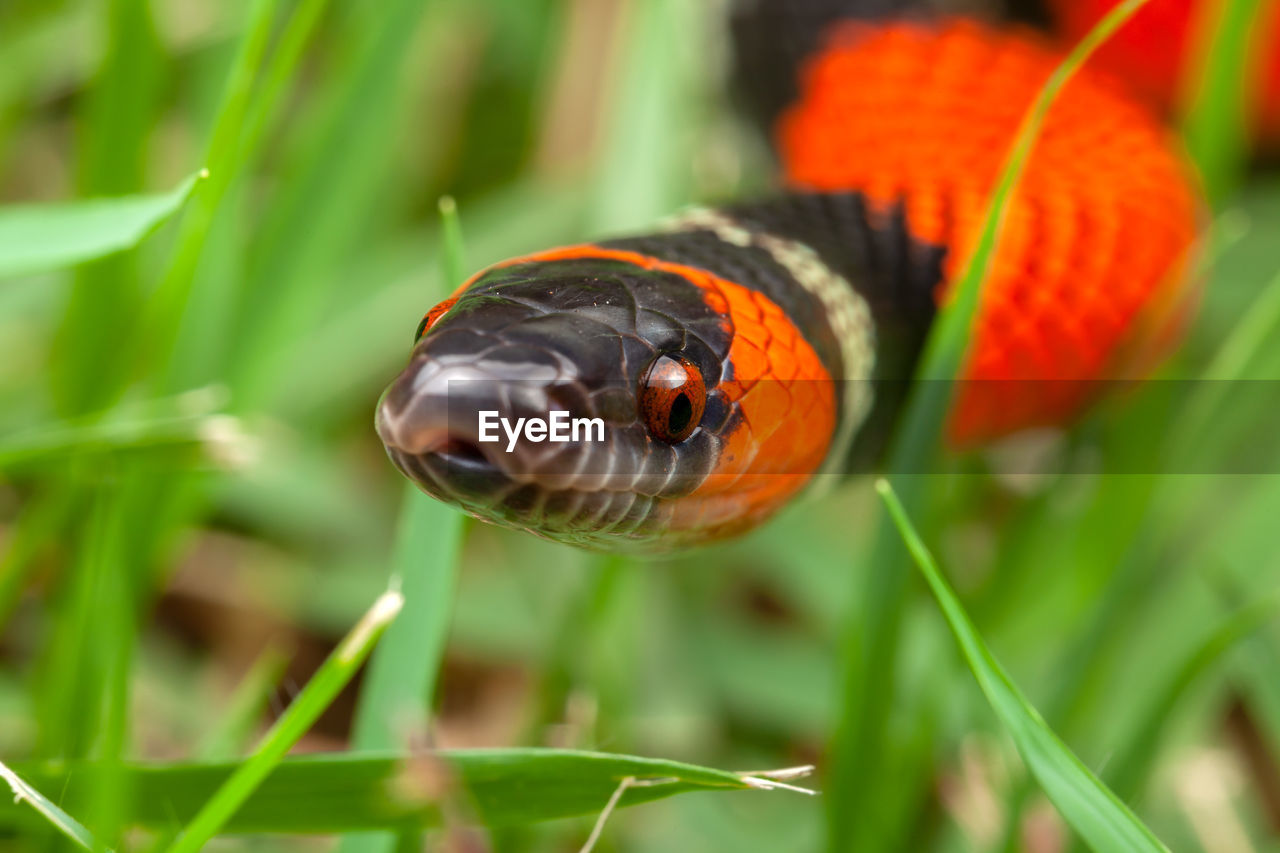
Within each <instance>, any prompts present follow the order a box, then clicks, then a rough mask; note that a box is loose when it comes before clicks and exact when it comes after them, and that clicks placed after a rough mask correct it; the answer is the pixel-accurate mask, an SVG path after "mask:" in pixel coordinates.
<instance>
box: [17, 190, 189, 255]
mask: <svg viewBox="0 0 1280 853" xmlns="http://www.w3.org/2000/svg"><path fill="white" fill-rule="evenodd" d="M206 176H207V175H206V173H204V172H201V173H199V174H195V175H192V176H191V177H189V178H187V179H186V180H185V181H183V182H182V183H181V184H179V185H178V186H177V187H175V188H174V189H172V190H170V191H169V192H167V193H160V194H158V195H133V196H116V197H114V198H98V199H87V200H82V201H69V202H58V203H54V204H21V205H10V206H8V207H3V208H0V278H6V277H12V276H19V275H29V274H32V273H38V272H46V271H48V270H55V269H61V268H63V267H69V266H73V265H75V264H79V263H83V262H85V261H91V260H94V259H96V258H102V257H106V256H107V255H111V254H114V253H116V252H122V251H124V250H125V249H129V248H132V247H133V246H136V245H137V244H138V243H139V242H141V241H142V239H143V238H144V237H146V236H147V235H148V234H150V233H151V232H152V231H153V230H154V229H155V228H156V227H157V226H159V225H160V223H162V222H164V221H165V220H166V219H168V218H169V217H171V216H173V214H174V213H176V212H177V211H178V210H179V208H181V207H182V205H183V204H184V203H185V202H186V200H187V199H188V198H189V197H190V196H191V192H192V190H193V189H194V188H195V186H196V184H197V183H198V182H199V181H200V180H201V178H204V177H206Z"/></svg>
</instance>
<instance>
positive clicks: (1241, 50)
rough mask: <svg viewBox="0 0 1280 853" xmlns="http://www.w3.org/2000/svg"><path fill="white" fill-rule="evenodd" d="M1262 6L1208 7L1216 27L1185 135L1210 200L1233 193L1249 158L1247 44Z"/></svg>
mask: <svg viewBox="0 0 1280 853" xmlns="http://www.w3.org/2000/svg"><path fill="white" fill-rule="evenodd" d="M1265 5H1266V4H1264V3H1263V2H1261V0H1225V2H1220V3H1215V4H1212V6H1211V7H1210V8H1212V9H1214V10H1215V13H1216V14H1215V20H1214V25H1213V26H1210V27H1208V28H1206V35H1207V37H1208V47H1207V50H1204V51H1202V53H1203V55H1204V57H1205V62H1204V66H1203V70H1202V73H1201V76H1200V79H1199V80H1197V81H1196V86H1195V88H1194V89H1193V91H1192V100H1191V107H1190V108H1189V109H1188V110H1187V116H1186V119H1185V121H1184V124H1183V132H1184V134H1185V136H1186V140H1187V148H1188V150H1189V151H1190V152H1191V157H1192V159H1194V160H1195V161H1196V164H1197V165H1198V166H1199V167H1200V174H1201V176H1202V178H1203V179H1204V186H1205V190H1206V192H1208V194H1209V197H1210V198H1211V199H1213V200H1214V201H1220V200H1221V199H1222V198H1223V197H1224V196H1225V195H1227V193H1229V192H1230V191H1231V189H1233V188H1234V186H1235V184H1236V182H1237V180H1238V179H1239V177H1240V174H1241V172H1242V171H1243V169H1244V164H1245V160H1246V158H1247V155H1248V150H1249V136H1248V134H1249V122H1248V119H1247V116H1246V112H1247V110H1246V103H1247V101H1248V95H1249V91H1248V84H1247V83H1246V81H1247V80H1248V79H1249V77H1250V75H1251V74H1252V73H1253V72H1255V71H1258V70H1259V69H1256V68H1251V67H1250V63H1249V59H1250V53H1251V51H1250V42H1251V41H1252V40H1253V39H1254V35H1255V33H1256V32H1257V27H1256V26H1255V23H1256V22H1257V21H1258V20H1259V19H1260V16H1261V12H1262V9H1263V7H1264V6H1265Z"/></svg>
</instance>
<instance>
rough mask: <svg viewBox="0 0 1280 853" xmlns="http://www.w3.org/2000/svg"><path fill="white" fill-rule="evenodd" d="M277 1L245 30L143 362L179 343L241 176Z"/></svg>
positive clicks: (158, 359) (160, 376) (156, 303)
mask: <svg viewBox="0 0 1280 853" xmlns="http://www.w3.org/2000/svg"><path fill="white" fill-rule="evenodd" d="M277 5H278V0H255V1H254V3H253V4H252V5H251V6H250V11H249V13H248V23H247V24H246V27H247V28H246V31H245V34H244V36H243V38H242V39H241V41H240V47H239V49H238V51H237V54H236V58H235V60H234V61H233V62H232V65H231V71H230V73H229V74H228V77H227V83H226V87H225V89H224V91H223V93H222V100H221V103H220V104H219V107H218V113H217V118H216V119H215V121H214V125H213V130H212V132H211V133H210V137H209V145H208V148H207V150H206V154H205V163H206V164H207V165H208V171H209V180H208V181H207V182H205V185H204V186H202V187H201V189H200V192H198V193H196V195H195V198H194V199H193V200H192V205H191V210H190V211H188V213H187V215H186V216H184V217H183V218H182V223H181V227H180V228H179V230H178V236H177V242H176V245H175V247H174V251H173V259H172V261H171V263H170V264H169V268H168V270H167V271H166V272H165V275H164V278H162V279H161V281H160V283H159V284H158V285H157V286H156V289H155V292H154V293H152V295H151V298H150V299H149V301H148V303H147V305H146V309H145V311H144V315H143V321H142V337H141V339H140V340H139V342H138V345H139V346H140V347H142V351H141V353H140V355H141V358H142V360H143V361H144V362H150V360H152V359H154V360H155V364H154V365H152V366H155V367H160V366H162V365H165V364H167V362H168V361H169V359H170V357H171V356H172V353H173V348H174V345H175V344H176V342H177V335H178V330H179V328H180V321H181V319H182V314H183V311H184V310H185V308H186V305H187V301H188V300H189V298H190V296H191V290H192V286H193V283H194V280H195V274H196V268H197V266H198V265H199V263H200V257H201V255H202V254H203V251H204V246H205V241H206V239H207V238H208V235H209V231H210V229H211V228H212V226H213V222H214V218H215V216H216V214H217V212H218V208H219V206H220V205H221V204H222V201H223V199H224V198H225V197H226V195H227V193H228V191H229V190H230V188H231V185H232V182H233V181H234V180H235V178H236V176H237V175H238V174H239V164H240V160H241V158H242V155H243V148H242V146H241V144H240V141H241V139H242V138H243V135H244V132H245V123H246V115H247V114H248V111H249V107H250V104H251V102H252V99H253V95H254V92H255V91H256V87H255V81H256V79H257V77H258V72H259V69H260V68H261V67H262V63H263V57H264V56H265V55H266V51H267V46H268V43H269V42H270V37H271V27H272V22H273V20H274V18H275V10H276V7H277ZM154 376H155V379H156V381H157V383H158V384H161V385H163V384H165V383H167V381H168V377H167V374H166V372H165V371H164V370H158V371H156V372H155V374H154Z"/></svg>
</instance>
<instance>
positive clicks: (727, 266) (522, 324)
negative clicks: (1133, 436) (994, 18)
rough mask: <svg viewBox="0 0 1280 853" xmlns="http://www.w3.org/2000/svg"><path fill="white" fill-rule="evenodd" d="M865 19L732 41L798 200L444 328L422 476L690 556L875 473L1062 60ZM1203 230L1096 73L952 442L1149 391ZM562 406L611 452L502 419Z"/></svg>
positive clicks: (516, 294)
mask: <svg viewBox="0 0 1280 853" xmlns="http://www.w3.org/2000/svg"><path fill="white" fill-rule="evenodd" d="M873 5H874V4H873ZM796 7H803V8H804V9H807V11H808V14H807V15H806V14H799V13H797V12H796V11H795V9H796ZM817 7H820V8H817ZM815 8H816V9H817V10H816V11H815ZM842 8H844V7H843V6H842V5H841V4H840V3H838V2H835V0H826V2H825V3H817V4H815V6H806V4H794V3H783V2H768V0H758V2H757V3H755V4H754V5H753V6H752V7H750V9H749V10H747V11H745V12H743V13H741V14H740V15H739V16H738V18H737V20H736V21H735V27H734V31H735V38H736V44H737V47H738V57H739V60H738V69H739V70H738V76H739V78H740V80H741V81H742V83H743V85H744V86H745V87H746V88H747V89H748V90H749V91H751V92H752V93H754V95H755V96H756V97H755V98H754V102H755V110H756V112H757V114H758V115H759V116H760V117H761V119H762V121H763V122H764V123H765V124H766V126H767V127H768V128H769V130H770V132H771V134H772V137H773V140H774V142H775V148H776V150H777V153H778V155H779V160H780V163H781V167H782V173H783V177H784V180H785V190H784V191H783V192H781V193H779V194H778V195H776V196H773V197H770V198H765V199H761V200H757V201H750V202H745V203H739V204H732V205H727V206H723V207H718V208H706V209H697V210H693V211H688V212H686V213H684V214H681V215H678V216H676V217H675V218H673V219H671V220H669V221H668V222H665V223H662V224H660V225H659V226H657V227H655V229H654V230H653V231H652V232H651V233H648V234H642V235H638V236H633V237H625V238H620V239H615V240H607V241H602V242H596V243H584V244H580V245H574V246H568V247H562V248H558V249H552V250H548V251H543V252H537V253H534V254H530V255H526V256H522V257H518V258H514V259H511V260H508V261H504V262H502V263H499V264H496V265H495V266H493V267H490V268H488V269H486V270H482V271H481V272H479V273H477V274H476V275H475V276H473V277H472V278H471V279H469V280H468V281H467V282H465V283H464V284H463V285H462V286H461V287H460V288H459V289H458V290H457V292H455V294H454V295H453V296H452V297H451V298H450V299H448V300H446V301H445V302H444V303H441V304H440V305H438V306H436V307H435V308H433V309H432V310H431V311H430V312H428V314H427V316H426V317H425V318H424V319H423V322H422V324H421V325H420V327H419V334H418V339H417V341H416V343H415V346H414V349H413V354H412V356H411V358H410V362H409V365H408V366H407V367H406V369H405V370H404V371H403V372H402V373H401V374H400V376H399V377H397V379H396V380H395V381H394V382H393V383H392V384H391V386H390V387H389V388H388V390H387V392H386V393H385V394H384V396H383V399H382V401H381V402H380V404H379V408H378V416H377V427H378V432H379V434H380V436H381V437H382V440H383V442H384V444H385V445H386V448H387V451H388V454H389V455H390V457H391V459H392V461H393V462H394V463H395V464H396V466H397V467H398V468H400V470H401V471H403V472H404V473H405V474H406V475H407V476H408V477H409V478H410V479H412V480H413V481H414V482H415V483H417V484H418V485H419V486H420V487H421V488H422V489H423V490H425V491H426V492H428V493H429V494H431V495H433V496H435V497H437V498H440V499H442V500H445V501H449V502H451V503H454V504H456V505H457V506H459V507H460V508H462V509H463V510H464V511H466V512H468V513H470V514H472V515H474V516H476V517H479V518H482V519H485V520H488V521H493V522H497V523H500V524H504V525H508V526H512V527H517V528H520V529H524V530H528V531H530V532H533V533H536V534H538V535H541V536H545V537H549V538H553V539H557V540H561V541H567V542H571V543H574V544H578V545H584V546H588V547H596V548H645V549H671V548H678V547H684V546H688V545H693V544H698V543H701V542H705V541H709V540H713V539H717V538H722V537H725V536H728V535H733V534H736V533H738V532H741V531H743V530H746V529H749V528H751V527H753V526H755V525H757V524H759V523H760V522H761V521H763V520H764V519H766V518H768V517H769V516H770V515H772V514H773V513H774V512H776V511H777V510H778V509H779V508H780V507H782V506H783V505H785V504H786V503H788V502H789V501H791V500H792V499H793V498H794V497H795V496H796V495H797V494H798V493H799V492H800V491H802V490H803V489H804V488H805V486H806V485H808V484H809V483H810V482H811V481H812V480H813V478H814V476H815V474H816V473H817V472H819V471H822V470H827V471H850V470H866V469H867V468H869V467H874V466H875V465H876V463H877V461H878V460H879V459H880V456H881V454H882V453H883V450H884V447H885V446H886V443H887V441H888V439H889V437H890V436H891V435H892V434H893V430H894V424H895V421H896V419H897V417H898V415H899V413H900V409H901V404H902V402H903V400H904V399H905V397H906V394H907V392H908V390H909V380H910V378H911V376H912V374H913V371H914V369H915V366H916V362H917V359H918V357H919V354H920V351H921V349H922V346H923V344H924V341H925V339H926V337H927V335H928V333H929V329H930V326H931V324H932V322H933V320H934V317H935V315H936V313H937V307H938V305H939V304H941V303H942V302H944V301H945V300H946V299H947V297H948V293H949V288H950V286H951V284H952V282H953V281H954V280H955V279H956V277H957V276H958V274H959V273H960V271H961V270H962V269H963V267H964V265H965V263H966V261H967V259H968V257H969V253H970V252H971V250H972V248H973V245H974V243H975V240H976V236H977V232H978V229H979V226H980V223H981V220H982V216H983V214H984V211H985V206H986V204H987V201H988V196H989V194H990V191H991V189H992V187H993V185H994V184H995V182H996V180H997V177H998V174H999V170H1000V168H1001V167H1002V165H1003V163H1004V161H1005V159H1006V156H1007V152H1008V149H1009V146H1010V143H1011V141H1012V139H1013V137H1014V134H1015V133H1016V131H1017V128H1018V127H1019V124H1020V122H1021V121H1022V118H1023V116H1024V114H1025V112H1026V110H1027V108H1028V106H1029V105H1030V103H1031V102H1032V100H1033V99H1034V97H1035V95H1036V94H1037V92H1038V90H1039V88H1040V87H1041V86H1042V85H1043V83H1044V82H1045V80H1046V79H1047V78H1048V76H1049V75H1050V74H1051V72H1052V71H1053V70H1054V68H1055V67H1056V66H1057V65H1058V63H1059V62H1060V61H1061V57H1060V55H1059V53H1058V51H1057V50H1056V49H1055V48H1054V47H1052V46H1050V45H1049V44H1048V43H1047V42H1043V41H1041V40H1040V38H1039V37H1038V36H1036V35H1034V34H1032V33H1031V32H1030V31H1025V30H1021V29H1016V28H1003V27H997V26H992V25H986V24H982V23H978V22H975V21H972V20H968V19H963V18H941V19H922V18H867V17H865V16H864V17H860V18H859V17H854V18H848V17H845V16H843V15H842V14H841V9H842ZM1199 226H1200V200H1199V197H1198V191H1197V188H1196V184H1195V181H1194V179H1193V177H1192V176H1191V174H1190V172H1189V170H1188V168H1187V166H1186V165H1185V163H1184V161H1183V158H1182V156H1181V154H1180V153H1179V150H1178V148H1177V145H1176V143H1175V141H1174V140H1173V137H1172V136H1171V135H1170V134H1169V132H1168V131H1167V130H1166V129H1165V127H1163V125H1162V124H1161V122H1160V121H1159V119H1158V118H1157V117H1156V116H1155V115H1153V114H1152V113H1150V112H1149V111H1148V110H1147V108H1146V107H1144V106H1143V104H1142V103H1141V102H1140V101H1138V100H1136V99H1134V98H1133V97H1131V96H1130V95H1129V93H1128V92H1127V91H1126V89H1125V87H1124V85H1123V83H1122V82H1121V81H1119V80H1117V79H1113V78H1110V77H1107V76H1105V75H1104V74H1103V73H1100V72H1094V71H1091V70H1089V69H1086V70H1085V72H1084V73H1081V74H1079V75H1077V76H1076V77H1075V78H1073V80H1072V81H1071V82H1070V83H1069V84H1068V85H1067V86H1066V88H1065V89H1064V90H1063V91H1062V92H1061V94H1060V96H1059V97H1058V99H1057V101H1056V102H1055V105H1054V106H1053V108H1052V110H1051V112H1050V114H1049V116H1048V119H1047V121H1046V124H1045V126H1044V128H1043V131H1042V132H1041V134H1040V136H1039V138H1038V141H1037V143H1036V147H1035V149H1034V151H1033V154H1032V156H1031V159H1030V161H1029V163H1028V165H1027V168H1026V171H1025V173H1024V175H1023V177H1022V180H1021V183H1020V184H1019V187H1018V190H1017V192H1016V193H1015V195H1014V196H1013V198H1012V200H1011V203H1010V206H1009V208H1008V211H1007V214H1006V218H1005V222H1004V227H1003V232H1002V239H1001V242H1000V244H999V247H998V250H997V252H996V254H995V256H994V259H993V263H992V267H991V270H990V273H989V275H988V277H987V279H986V282H985V284H984V290H983V294H982V301H981V305H980V310H979V314H978V317H977V319H976V323H975V329H974V338H973V341H972V343H971V347H970V351H969V354H968V360H967V363H966V367H965V371H964V377H963V378H964V380H965V381H964V382H963V383H962V385H961V386H960V388H959V390H958V393H957V396H956V399H955V402H954V404H953V410H952V412H951V413H950V418H949V422H948V424H947V434H948V436H949V439H950V440H951V442H952V443H954V444H956V445H962V446H963V445H973V444H977V443H981V442H985V441H989V440H990V439H992V438H995V437H998V436H1001V435H1005V434H1008V433H1010V432H1013V431H1016V430H1020V429H1024V428H1027V427H1031V426H1037V425H1046V424H1062V423H1065V422H1067V421H1069V420H1070V419H1071V418H1073V417H1075V416H1077V415H1078V414H1079V413H1080V412H1081V411H1083V410H1084V409H1085V408H1086V407H1087V406H1088V405H1090V404H1091V403H1092V402H1093V401H1094V400H1095V399H1096V398H1097V397H1098V396H1099V394H1100V393H1101V391H1102V390H1103V389H1104V388H1105V386H1106V384H1107V383H1108V382H1109V381H1111V380H1114V379H1120V378H1128V377H1133V376H1139V375H1142V374H1143V373H1144V372H1146V371H1147V370H1149V369H1150V367H1151V366H1152V365H1153V364H1155V363H1156V362H1157V361H1158V359H1159V358H1160V356H1161V355H1162V354H1164V353H1165V352H1166V351H1167V350H1168V349H1169V347H1170V345H1171V344H1172V343H1173V342H1174V341H1175V340H1176V339H1177V335H1178V332H1179V330H1180V328H1181V326H1182V325H1183V323H1184V322H1185V319H1186V317H1187V316H1188V313H1189V310H1190V307H1191V304H1192V302H1193V300H1192V298H1191V297H1193V296H1194V294H1195V287H1194V286H1193V284H1194V282H1193V281H1192V276H1191V275H1190V274H1189V272H1188V270H1189V267H1190V266H1191V263H1192V261H1193V258H1192V257H1191V253H1192V251H1193V247H1194V246H1195V245H1196V238H1197V234H1198V231H1199ZM552 411H566V412H569V413H571V414H572V415H573V416H574V417H575V418H577V417H582V418H598V419H600V420H601V421H603V423H604V424H605V429H604V435H603V437H602V440H585V439H580V440H577V441H565V442H552V441H549V440H547V441H543V440H539V439H537V438H536V437H532V436H531V434H526V436H529V437H527V438H526V440H522V441H519V442H516V443H515V446H513V448H512V450H511V452H507V450H506V446H505V444H504V443H503V442H496V443H495V442H492V441H487V440H485V438H486V437H485V436H484V435H483V434H482V432H481V430H480V427H479V422H480V419H481V418H480V414H481V413H482V412H497V413H500V414H501V415H502V416H503V417H505V418H508V419H509V420H511V421H513V422H515V421H518V420H519V419H520V418H526V419H528V418H538V417H543V418H545V417H546V416H547V413H549V412H552Z"/></svg>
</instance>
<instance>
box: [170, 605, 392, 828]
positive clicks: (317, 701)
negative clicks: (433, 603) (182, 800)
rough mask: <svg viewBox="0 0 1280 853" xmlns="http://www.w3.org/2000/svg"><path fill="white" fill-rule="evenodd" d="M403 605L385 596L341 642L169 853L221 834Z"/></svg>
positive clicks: (355, 668) (220, 787) (217, 790)
mask: <svg viewBox="0 0 1280 853" xmlns="http://www.w3.org/2000/svg"><path fill="white" fill-rule="evenodd" d="M403 603H404V599H403V598H402V597H401V596H400V593H398V592H387V593H384V594H383V595H382V596H381V597H380V598H378V600H377V601H375V602H374V603H373V606H372V607H371V608H369V611H368V612H367V613H366V614H365V615H364V618H362V619H361V620H360V621H359V622H358V623H357V624H356V626H355V627H354V628H352V629H351V632H350V633H349V634H347V636H346V637H344V638H343V640H342V642H341V643H339V644H338V647H337V648H336V649H334V651H333V654H331V655H330V656H329V657H328V658H327V659H326V660H325V662H324V663H323V664H321V665H320V669H318V670H317V671H316V674H315V675H313V676H312V677H311V680H310V681H309V682H307V686H306V687H304V688H303V689H302V692H301V693H299V694H298V697H297V698H296V699H294V700H293V703H292V704H290V705H289V708H288V709H287V710H286V711H285V712H284V713H283V714H282V715H281V716H280V719H279V720H277V721H276V724H275V725H274V726H272V727H271V730H270V731H269V732H267V734H266V735H265V736H264V737H263V739H262V742H261V743H259V744H258V747H257V749H256V750H255V751H254V753H253V755H251V756H250V757H249V759H248V760H247V761H245V762H244V763H243V764H241V765H239V766H238V767H237V768H236V770H235V772H234V773H232V774H231V776H230V777H228V778H227V779H226V781H225V782H223V783H222V784H221V785H219V786H218V788H217V789H216V790H215V791H214V793H213V795H212V796H211V797H210V798H209V799H208V801H206V802H205V804H204V805H203V806H202V807H201V808H200V811H199V812H197V813H196V815H195V817H193V818H192V819H191V821H190V823H188V824H187V827H186V829H185V830H184V831H183V832H182V834H181V835H179V836H178V839H177V841H175V842H174V844H173V846H172V847H170V848H169V849H170V850H171V851H172V853H194V852H195V851H197V850H199V849H200V848H201V847H203V846H204V845H205V844H206V843H207V842H208V841H209V839H211V838H213V837H214V836H215V835H217V834H218V832H219V831H221V830H222V828H223V826H224V825H225V824H226V823H227V821H228V819H230V818H231V816H232V815H234V814H235V813H236V811H237V810H238V809H239V808H240V807H241V806H242V805H243V804H244V802H245V801H246V800H248V799H249V797H250V795H252V794H253V793H254V792H255V791H256V790H257V789H258V786H259V785H260V784H261V783H262V781H263V780H264V779H265V778H266V777H267V776H268V775H269V774H270V773H271V770H272V768H274V767H275V766H276V765H277V764H279V763H280V761H281V759H283V758H284V756H285V754H286V753H288V751H289V750H290V749H291V748H292V747H293V745H294V744H295V743H297V742H298V739H299V738H301V737H302V736H303V735H304V734H306V732H307V730H308V729H309V728H311V724H312V723H314V722H315V721H316V718H317V717H319V716H320V714H321V713H322V712H323V711H324V709H325V708H327V707H329V704H330V703H331V702H333V700H334V697H336V696H337V695H338V692H339V691H340V690H342V688H343V687H344V686H345V685H346V683H347V682H348V681H350V680H351V678H352V677H353V676H354V675H355V674H356V671H357V670H358V669H359V668H360V664H361V663H362V662H363V661H364V659H365V657H367V656H368V654H369V652H370V651H371V650H372V649H373V646H374V644H375V643H377V642H378V638H379V637H381V636H382V632H383V631H385V630H386V628H387V626H388V625H390V624H391V621H392V620H393V619H395V618H396V615H397V614H398V613H399V612H400V607H401V605H402V604H403Z"/></svg>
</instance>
